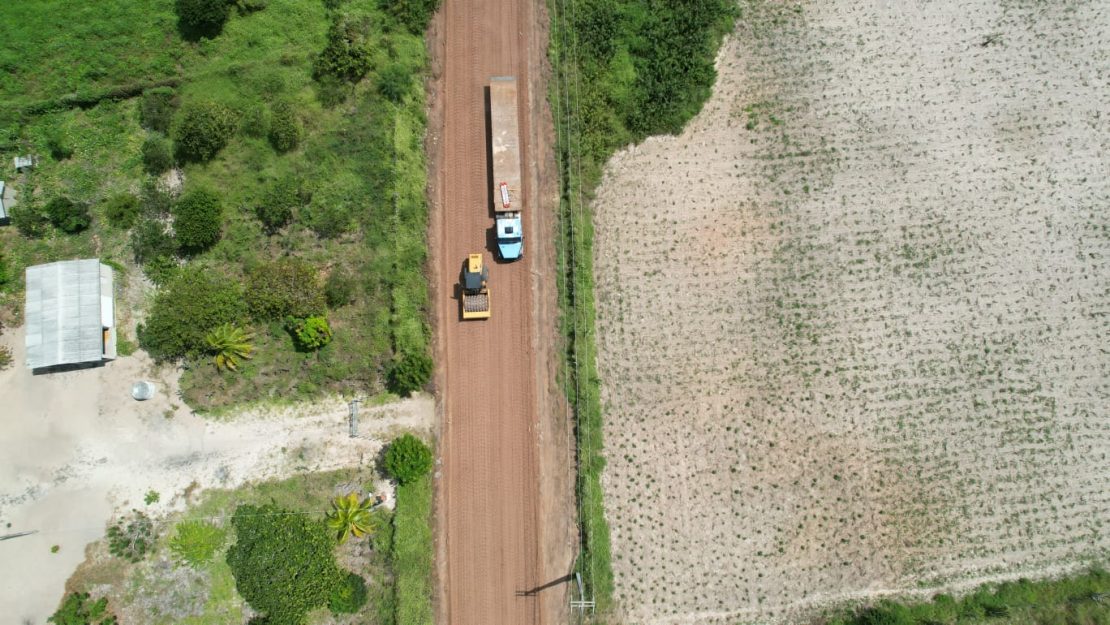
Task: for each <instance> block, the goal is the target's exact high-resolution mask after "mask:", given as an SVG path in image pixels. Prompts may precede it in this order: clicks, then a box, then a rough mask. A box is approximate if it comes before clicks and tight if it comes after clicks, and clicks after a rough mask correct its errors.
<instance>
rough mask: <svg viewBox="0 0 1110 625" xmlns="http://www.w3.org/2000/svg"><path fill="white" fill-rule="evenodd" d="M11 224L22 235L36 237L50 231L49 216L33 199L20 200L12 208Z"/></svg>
mask: <svg viewBox="0 0 1110 625" xmlns="http://www.w3.org/2000/svg"><path fill="white" fill-rule="evenodd" d="M11 219H12V224H13V225H14V226H15V227H16V229H18V230H19V232H20V233H22V234H23V236H25V237H28V238H31V239H38V238H41V237H44V236H46V233H47V232H49V231H50V218H49V217H47V216H46V213H45V212H43V210H42V209H41V208H39V206H38V205H36V204H35V203H34V201H27V202H22V203H20V204H19V205H18V206H15V207H13V208H12V212H11Z"/></svg>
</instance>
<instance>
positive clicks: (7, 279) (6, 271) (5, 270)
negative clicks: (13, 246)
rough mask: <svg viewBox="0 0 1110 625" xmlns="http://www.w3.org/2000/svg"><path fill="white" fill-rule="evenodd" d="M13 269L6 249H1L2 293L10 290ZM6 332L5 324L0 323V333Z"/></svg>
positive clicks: (0, 288)
mask: <svg viewBox="0 0 1110 625" xmlns="http://www.w3.org/2000/svg"><path fill="white" fill-rule="evenodd" d="M12 282H13V280H12V270H11V267H10V266H9V265H8V257H7V256H5V255H4V251H3V250H0V293H2V292H4V291H6V290H8V287H9V286H11V285H12ZM3 333H4V324H3V323H0V334H3Z"/></svg>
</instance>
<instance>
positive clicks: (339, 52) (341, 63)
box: [312, 15, 370, 82]
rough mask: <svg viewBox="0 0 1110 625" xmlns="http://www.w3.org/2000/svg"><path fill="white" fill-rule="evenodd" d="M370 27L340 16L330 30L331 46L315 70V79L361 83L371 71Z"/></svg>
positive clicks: (319, 59) (325, 51) (316, 63)
mask: <svg viewBox="0 0 1110 625" xmlns="http://www.w3.org/2000/svg"><path fill="white" fill-rule="evenodd" d="M366 30H367V25H366V24H364V23H360V22H357V21H355V20H353V19H351V18H349V17H347V16H344V15H340V16H337V17H336V18H335V20H333V21H332V23H331V26H330V27H328V42H327V45H325V46H324V50H323V51H322V52H321V53H320V55H319V56H317V57H316V62H315V63H314V64H313V66H312V72H313V76H314V77H315V78H317V79H321V78H323V77H325V76H334V77H335V78H339V79H342V80H346V81H348V82H358V81H359V80H361V79H362V77H363V76H365V75H366V73H367V72H369V71H370V44H369V42H368V41H367V38H366Z"/></svg>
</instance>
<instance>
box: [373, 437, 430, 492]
mask: <svg viewBox="0 0 1110 625" xmlns="http://www.w3.org/2000/svg"><path fill="white" fill-rule="evenodd" d="M432 462H433V458H432V450H431V449H429V448H428V446H427V445H425V444H424V441H421V440H420V439H419V438H416V437H415V436H413V435H412V434H404V435H402V436H400V437H398V438H396V439H394V440H393V442H392V443H390V444H389V449H387V450H386V452H385V470H386V471H387V472H388V473H389V475H391V476H393V479H395V480H397V481H398V482H400V483H401V484H408V483H410V482H412V481H414V480H417V479H419V478H421V477H423V476H424V475H426V474H427V473H428V471H431V470H432Z"/></svg>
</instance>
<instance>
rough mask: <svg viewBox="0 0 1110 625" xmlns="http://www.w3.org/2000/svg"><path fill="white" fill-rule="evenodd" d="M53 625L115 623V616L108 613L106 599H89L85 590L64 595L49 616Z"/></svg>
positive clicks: (107, 624)
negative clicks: (56, 609)
mask: <svg viewBox="0 0 1110 625" xmlns="http://www.w3.org/2000/svg"><path fill="white" fill-rule="evenodd" d="M46 620H47V622H49V623H54V625H116V623H117V621H116V617H115V616H114V615H112V614H109V613H108V599H107V598H106V597H101V598H100V599H97V600H96V601H90V600H89V593H87V592H73V593H70V594H68V595H66V598H65V600H64V601H62V605H61V607H59V608H58V611H57V612H55V613H54V614H53V615H52V616H51V617H50V618H48V619H46Z"/></svg>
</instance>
